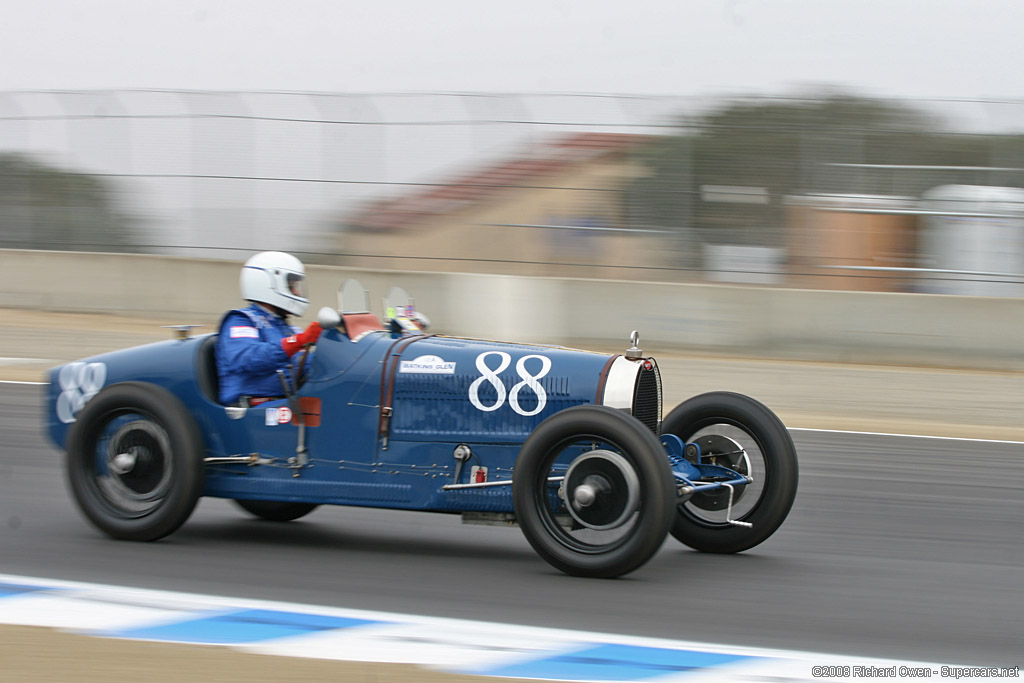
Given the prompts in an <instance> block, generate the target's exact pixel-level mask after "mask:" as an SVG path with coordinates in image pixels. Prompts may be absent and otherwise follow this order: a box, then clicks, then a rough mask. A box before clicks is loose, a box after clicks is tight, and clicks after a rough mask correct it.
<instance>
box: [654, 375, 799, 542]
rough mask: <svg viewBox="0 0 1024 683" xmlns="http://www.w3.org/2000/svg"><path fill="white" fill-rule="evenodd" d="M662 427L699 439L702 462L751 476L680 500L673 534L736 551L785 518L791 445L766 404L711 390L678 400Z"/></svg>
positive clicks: (792, 475)
mask: <svg viewBox="0 0 1024 683" xmlns="http://www.w3.org/2000/svg"><path fill="white" fill-rule="evenodd" d="M661 431H662V433H663V434H675V435H676V436H678V437H679V438H680V439H682V441H683V443H687V444H696V445H697V446H698V447H699V452H700V462H701V463H703V464H709V465H722V466H724V467H728V468H729V469H732V470H734V471H736V472H738V473H740V474H742V475H744V476H747V477H749V478H751V479H752V480H753V481H752V482H751V483H749V484H745V485H741V486H735V487H733V490H732V492H731V493H730V491H729V489H728V488H724V487H723V488H721V489H717V490H714V491H709V492H706V493H696V494H694V495H693V496H692V497H691V498H690V499H689V500H687V501H686V502H685V503H683V504H682V505H679V506H678V508H677V514H676V515H675V522H674V523H673V525H672V535H673V536H674V537H675V538H676V539H677V540H679V541H680V542H682V543H684V544H686V545H688V546H690V547H691V548H694V549H696V550H700V551H703V552H710V553H736V552H740V551H743V550H746V549H748V548H752V547H754V546H755V545H757V544H758V543H761V542H762V541H764V540H765V539H766V538H768V537H769V536H771V535H772V534H773V533H775V531H776V530H777V529H778V528H779V526H781V525H782V522H783V521H784V520H785V519H786V516H787V515H788V514H789V510H790V508H791V507H792V506H793V500H794V498H795V497H796V489H797V479H798V472H797V461H796V448H795V447H794V446H793V440H792V439H791V438H790V436H789V432H788V431H786V428H785V426H783V424H782V422H781V421H780V420H779V418H778V417H776V416H775V414H774V413H773V412H772V411H771V410H769V409H768V408H767V407H765V406H764V405H763V404H761V403H759V402H757V401H755V400H754V399H752V398H749V397H747V396H743V395H741V394H733V393H728V392H712V393H708V394H702V395H700V396H696V397H694V398H691V399H690V400H688V401H686V402H684V403H682V404H680V405H679V406H677V407H676V408H675V410H673V411H672V412H671V413H669V415H668V417H666V418H665V420H664V422H662V425H661ZM730 496H731V501H730ZM733 522H740V523H741V524H734V523H733Z"/></svg>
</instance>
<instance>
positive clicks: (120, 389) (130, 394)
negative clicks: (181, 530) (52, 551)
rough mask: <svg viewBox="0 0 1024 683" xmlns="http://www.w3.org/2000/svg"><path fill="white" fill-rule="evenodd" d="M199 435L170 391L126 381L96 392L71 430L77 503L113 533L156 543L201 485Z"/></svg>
mask: <svg viewBox="0 0 1024 683" xmlns="http://www.w3.org/2000/svg"><path fill="white" fill-rule="evenodd" d="M202 458H203V443H202V436H201V435H200V433H199V429H198V427H196V424H195V421H194V420H193V419H192V416H191V415H190V414H189V413H188V411H187V410H186V409H185V406H183V405H182V403H181V401H179V400H178V399H177V398H176V397H175V396H174V395H173V394H171V393H170V392H168V391H167V390H166V389H163V388H161V387H158V386H156V385H154V384H145V383H141V382H123V383H120V384H114V385H111V386H109V387H107V388H106V389H104V390H103V391H101V392H100V393H99V394H97V395H96V396H95V397H94V398H93V399H92V400H91V401H89V403H87V404H86V406H85V408H83V409H82V412H81V413H80V414H79V416H78V419H77V420H76V421H75V423H74V425H72V427H71V430H70V432H69V433H68V451H67V476H68V481H69V483H70V486H71V492H72V494H73V495H74V498H75V501H76V502H77V503H78V506H79V508H81V510H82V512H83V513H84V514H85V516H86V518H88V519H89V521H90V522H92V523H93V524H94V525H95V526H96V527H97V528H99V529H100V530H101V531H103V532H104V533H106V534H108V535H110V536H113V537H114V538H119V539H125V540H132V541H154V540H156V539H159V538H163V537H164V536H167V535H168V534H170V533H172V532H174V531H175V530H177V529H178V527H180V526H181V525H182V524H183V523H184V522H185V520H186V519H188V517H189V515H191V514H192V511H193V509H195V506H196V502H197V501H198V500H199V496H200V494H201V493H202V490H203V462H202Z"/></svg>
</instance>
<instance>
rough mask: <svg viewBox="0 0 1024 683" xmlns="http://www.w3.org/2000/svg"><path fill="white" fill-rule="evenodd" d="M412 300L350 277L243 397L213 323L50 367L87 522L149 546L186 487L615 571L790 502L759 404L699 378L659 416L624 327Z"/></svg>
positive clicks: (723, 538) (747, 529) (763, 531)
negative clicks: (235, 398) (475, 313)
mask: <svg viewBox="0 0 1024 683" xmlns="http://www.w3.org/2000/svg"><path fill="white" fill-rule="evenodd" d="M404 296H405V295H404V292H402V291H399V290H392V292H391V293H390V294H389V297H388V299H386V301H385V311H386V312H385V316H384V323H383V324H382V322H381V319H380V318H378V317H376V316H375V315H374V314H372V313H370V312H369V310H370V307H369V305H368V297H367V295H366V293H365V291H364V290H363V288H362V285H360V284H359V283H357V282H355V281H352V280H349V281H347V282H346V283H345V284H344V285H343V286H342V289H341V291H340V292H339V309H338V310H335V309H333V308H324V309H321V311H320V314H319V320H320V323H321V325H322V326H323V327H324V328H325V330H327V331H326V332H324V334H323V335H322V336H321V337H320V340H319V342H318V344H317V346H316V349H315V352H314V353H311V354H305V355H302V358H306V357H310V358H311V360H310V361H309V362H308V364H305V363H303V362H302V361H298V362H297V363H296V364H295V365H296V367H292V368H290V369H289V372H282V373H281V379H282V390H281V394H282V398H278V399H275V400H271V401H268V402H265V403H262V404H260V405H256V406H246V407H242V406H224V405H220V404H218V403H217V373H216V367H215V360H214V349H215V342H216V335H205V336H189V335H188V332H187V331H183V332H182V333H181V334H180V335H179V338H178V339H170V340H167V341H165V342H159V343H156V344H149V345H146V346H140V347H135V348H130V349H125V350H121V351H115V352H112V353H108V354H104V355H100V356H96V357H93V358H88V359H85V360H82V361H78V362H73V363H68V364H66V365H63V366H60V367H56V368H54V369H52V370H51V371H50V377H49V379H50V384H49V393H48V400H47V401H46V405H45V410H46V412H47V419H48V429H49V436H50V438H52V440H53V441H54V442H55V443H56V444H57V445H58V446H59V447H61V448H63V449H65V450H66V452H67V476H68V478H69V481H70V487H71V491H72V492H73V495H74V498H75V500H76V501H77V503H78V505H79V507H80V508H81V510H82V512H83V513H84V515H85V516H86V517H87V518H88V519H89V520H90V521H91V522H92V523H93V524H94V525H95V526H96V527H98V528H99V529H100V530H102V531H103V532H105V533H107V534H108V535H110V536H113V537H115V538H119V539H130V540H139V541H152V540H156V539H159V538H162V537H164V536H166V535H168V534H170V533H172V532H173V531H175V530H176V529H177V528H178V527H179V526H181V525H182V524H183V523H184V522H185V520H186V519H187V518H188V517H189V515H190V514H191V513H192V511H193V509H194V507H195V505H196V502H197V500H198V499H199V497H200V496H215V497H221V498H229V499H233V500H235V501H236V502H237V503H238V505H239V506H241V507H242V508H243V509H245V510H246V511H248V512H249V513H251V514H253V515H256V516H258V517H262V518H265V519H268V520H275V521H290V520H294V519H297V518H299V517H302V516H303V515H306V514H308V513H309V512H311V511H312V510H313V509H314V508H316V507H317V506H318V505H322V504H331V505H350V506H363V507H378V508H394V509H405V510H420V511H425V512H438V513H457V514H461V515H462V518H463V521H465V522H468V523H481V524H518V525H519V526H520V527H521V528H522V531H523V533H524V534H525V536H526V538H527V539H528V541H529V542H530V544H531V545H532V546H533V548H534V549H535V550H536V551H537V553H538V554H539V555H540V556H541V557H543V558H544V559H545V560H546V561H548V562H549V563H550V564H551V565H553V566H555V567H557V568H558V569H560V570H562V571H564V572H566V573H568V574H573V575H580V576H595V577H614V576H619V575H622V574H625V573H627V572H630V571H632V570H634V569H636V568H638V567H639V566H641V565H642V564H643V563H645V562H646V561H647V560H648V559H650V557H651V556H652V555H653V554H654V553H655V552H656V551H657V550H658V548H659V547H660V546H661V545H662V543H663V541H664V540H665V538H666V536H667V535H668V534H669V533H671V534H672V536H674V537H675V538H677V539H678V540H679V541H681V542H682V543H685V544H686V545H688V546H690V547H692V548H695V549H697V550H701V551H706V552H716V553H733V552H738V551H742V550H746V549H747V548H750V547H752V546H755V545H757V544H758V543H761V542H762V541H764V540H765V539H766V538H768V537H769V536H770V535H771V534H772V533H774V532H775V530H776V529H778V527H779V526H780V525H781V524H782V522H783V520H784V519H785V517H786V515H787V514H788V512H789V510H790V507H791V505H792V503H793V499H794V496H795V494H796V488H797V462H796V453H795V449H794V447H793V442H792V440H791V439H790V437H789V433H788V432H787V430H786V429H785V427H784V426H783V425H782V423H781V422H780V421H779V419H778V418H777V417H776V416H775V415H774V414H773V413H772V412H771V411H770V410H769V409H768V408H766V407H765V406H764V405H762V404H761V403H758V402H757V401H755V400H753V399H751V398H748V397H746V396H742V395H739V394H734V393H726V392H713V393H708V394H703V395H700V396H696V397H694V398H691V399H689V400H687V401H685V402H684V403H682V404H681V405H679V406H678V407H676V408H675V409H674V410H672V411H671V412H670V413H669V414H668V415H667V417H665V419H664V420H662V416H661V411H662V405H661V403H662V391H661V378H660V373H659V370H658V366H657V363H656V362H655V360H654V359H653V358H650V357H645V356H644V354H643V352H642V351H641V350H640V349H639V348H638V338H637V336H636V333H634V334H633V336H632V340H631V341H632V345H631V347H630V348H629V349H628V350H626V351H625V353H624V354H622V355H609V354H601V353H591V352H587V351H578V350H572V349H567V348H561V347H553V346H539V345H523V344H511V343H500V342H493V341H482V340H478V339H466V338H457V337H448V336H440V335H433V334H429V333H426V332H424V331H423V330H422V329H420V328H421V327H422V326H421V325H419V324H417V316H416V315H414V314H413V312H412V311H413V307H412V305H411V303H410V302H409V301H408V300H407V299H405V298H404ZM353 302H354V303H353ZM303 365H306V367H302V366H303Z"/></svg>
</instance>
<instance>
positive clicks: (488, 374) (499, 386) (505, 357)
mask: <svg viewBox="0 0 1024 683" xmlns="http://www.w3.org/2000/svg"><path fill="white" fill-rule="evenodd" d="M488 356H497V357H498V360H497V363H498V365H497V367H495V368H493V369H492V368H491V367H490V365H488V363H489V362H492V361H488V360H487V359H488ZM529 360H535V361H540V370H539V371H538V372H537V373H536V374H534V373H531V372H530V371H529V370H527V369H526V361H529ZM511 363H512V356H510V355H509V354H507V353H505V352H504V351H485V352H484V353H481V354H480V355H479V356H477V357H476V369H477V370H479V371H480V377H478V378H477V379H476V380H474V381H473V383H472V384H470V385H469V402H470V403H472V404H473V407H474V408H476V409H477V410H482V411H484V412H485V413H489V412H491V411H493V410H497V409H498V408H500V407H502V406H503V405H505V398H506V396H507V397H508V405H509V407H510V408H512V410H514V411H515V412H517V413H519V414H520V415H523V416H524V417H530V416H531V415H536V414H537V413H539V412H540V411H542V410H544V407H545V406H546V405H547V404H548V394H547V392H546V391H544V387H542V386H541V385H540V382H538V381H537V380H539V379H540V378H541V377H544V376H545V375H547V374H548V373H549V372H551V359H550V358H548V357H547V356H541V355H538V354H532V355H529V356H523V357H522V358H520V359H519V360H518V361H516V374H517V375H519V377H520V379H522V381H521V382H517V383H516V384H513V385H512V388H511V389H506V388H505V385H504V384H503V383H502V381H501V378H500V377H499V376H498V375H500V374H501V373H502V372H504V371H505V369H506V368H508V366H509V365H510V364H511ZM484 382H487V383H489V384H490V385H491V386H492V387H494V391H495V392H496V393H497V397H496V398H495V401H494V403H492V404H491V405H486V404H484V402H483V401H481V400H480V387H482V386H483V384H484ZM524 389H529V390H530V391H532V392H533V393H534V394H535V395H536V396H537V406H536V407H535V408H534V409H533V410H526V409H525V408H523V407H522V405H520V403H519V396H520V394H521V393H522V391H523V390H524Z"/></svg>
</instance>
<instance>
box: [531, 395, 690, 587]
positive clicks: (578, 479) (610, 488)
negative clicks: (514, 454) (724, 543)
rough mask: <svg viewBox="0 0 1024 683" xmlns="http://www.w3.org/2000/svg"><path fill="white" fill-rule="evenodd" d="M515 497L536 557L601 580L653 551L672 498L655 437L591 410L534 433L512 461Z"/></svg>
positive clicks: (563, 416)
mask: <svg viewBox="0 0 1024 683" xmlns="http://www.w3.org/2000/svg"><path fill="white" fill-rule="evenodd" d="M512 498H513V503H514V505H515V511H516V517H517V518H518V520H519V524H520V526H521V527H522V530H523V534H524V535H525V536H526V539H527V540H528V541H529V542H530V545H532V546H533V548H534V550H536V551H537V554H539V555H540V556H541V557H542V558H544V559H545V560H546V561H547V562H548V563H550V564H551V565H552V566H554V567H556V568H558V569H560V570H562V571H563V572H565V573H567V574H572V575H574V576H590V577H604V578H610V577H615V576H621V575H623V574H626V573H628V572H631V571H633V570H634V569H637V568H638V567H640V566H641V565H642V564H644V563H645V562H647V560H649V559H650V558H651V556H652V555H654V553H655V552H657V550H658V548H660V547H661V544H662V543H663V542H664V540H665V536H666V535H667V534H668V530H669V527H670V526H671V524H672V519H673V516H674V513H675V500H676V498H675V487H674V484H673V478H672V473H671V470H670V469H669V465H668V460H667V459H666V458H665V456H664V452H663V450H662V448H661V446H660V444H659V443H658V440H657V438H655V436H654V434H653V433H652V432H651V431H650V430H648V429H647V428H646V427H644V426H643V424H641V423H640V422H639V421H638V420H636V419H635V418H633V417H631V416H629V415H626V414H623V413H622V412H620V411H617V410H613V409H611V408H607V407H604V406H594V405H585V406H577V407H574V408H568V409H566V410H563V411H561V412H559V413H556V414H555V415H553V416H552V417H550V418H548V419H547V420H545V421H544V422H542V423H541V424H540V425H539V426H538V427H537V429H535V430H534V431H533V433H532V434H531V435H530V436H529V438H528V439H527V440H526V442H525V443H524V444H523V448H522V450H521V451H520V452H519V457H518V458H517V459H516V465H515V475H514V477H513V483H512Z"/></svg>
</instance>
